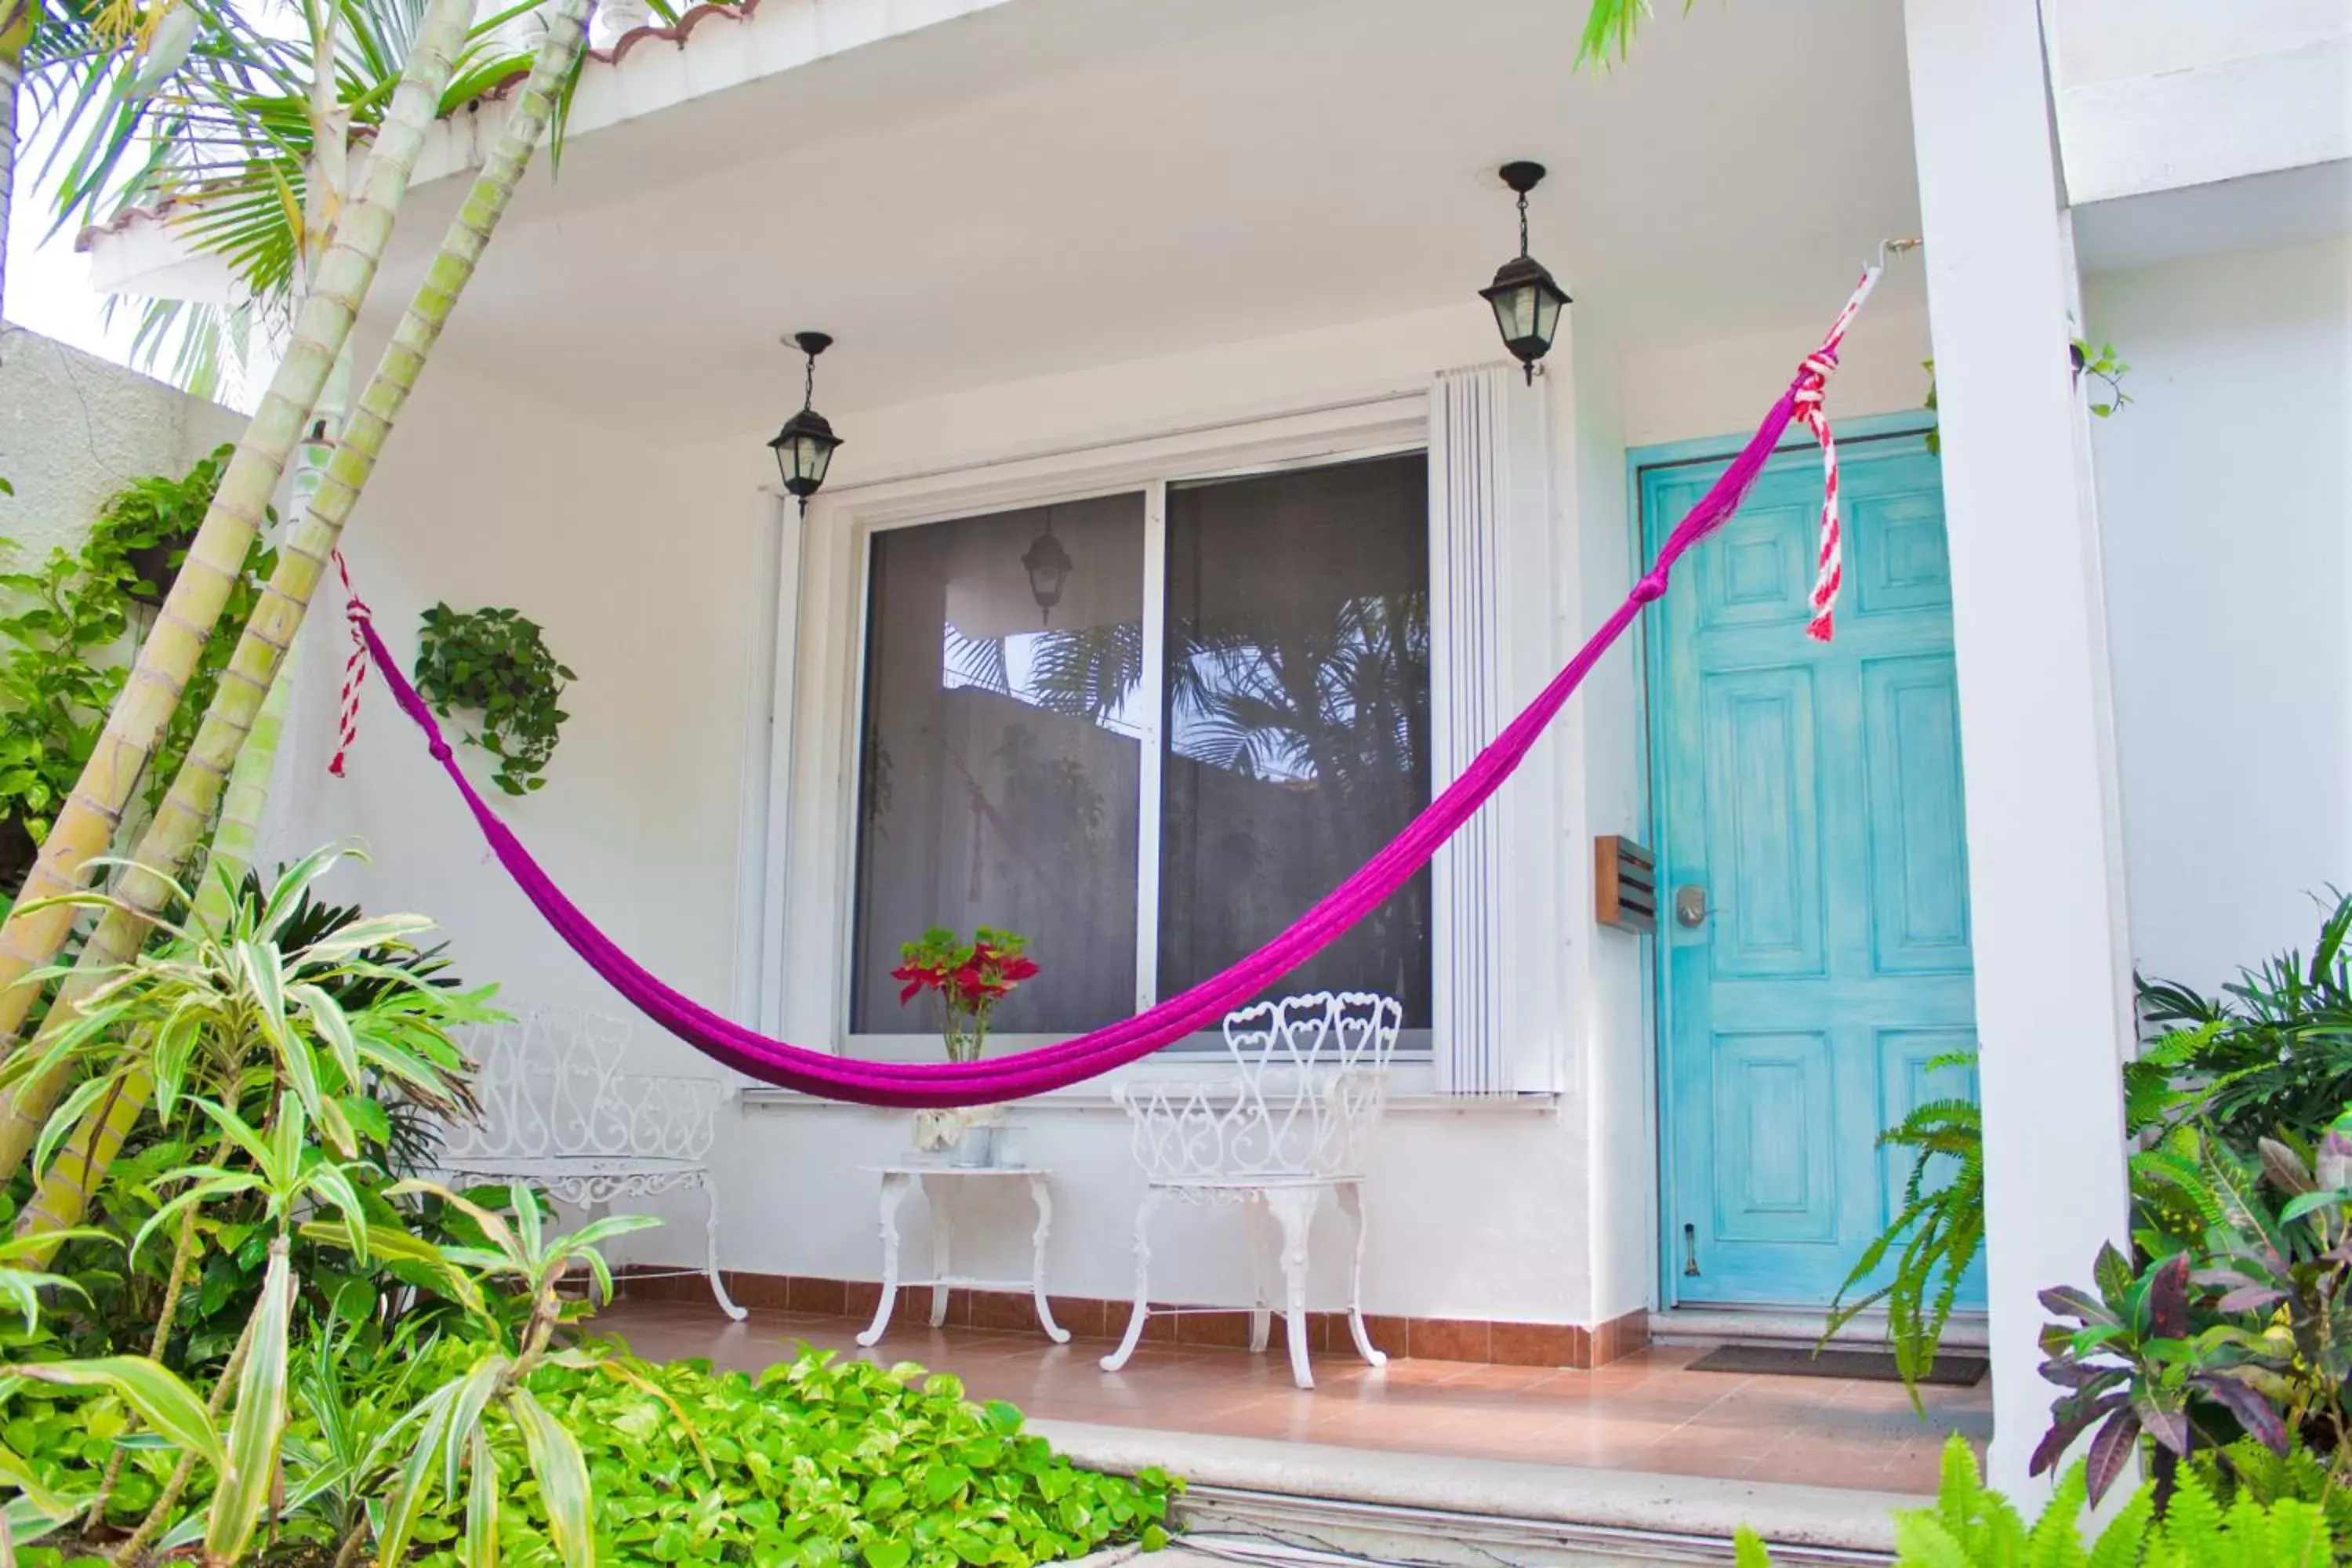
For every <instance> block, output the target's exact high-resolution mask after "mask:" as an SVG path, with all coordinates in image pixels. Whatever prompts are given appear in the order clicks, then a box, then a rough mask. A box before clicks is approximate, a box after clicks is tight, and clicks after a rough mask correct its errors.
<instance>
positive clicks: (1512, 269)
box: [1478, 162, 1570, 386]
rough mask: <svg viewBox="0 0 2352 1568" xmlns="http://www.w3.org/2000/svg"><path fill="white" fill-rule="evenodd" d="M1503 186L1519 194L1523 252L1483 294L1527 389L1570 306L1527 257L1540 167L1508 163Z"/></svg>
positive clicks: (1565, 295)
mask: <svg viewBox="0 0 2352 1568" xmlns="http://www.w3.org/2000/svg"><path fill="white" fill-rule="evenodd" d="M1497 173H1499V174H1501V175H1502V177H1503V184H1507V185H1508V186H1510V188H1511V189H1513V190H1515V191H1517V192H1518V194H1519V253H1518V255H1517V256H1515V257H1513V258H1511V259H1510V260H1508V261H1506V262H1504V263H1503V265H1502V266H1500V267H1498V268H1496V269H1495V281H1494V282H1493V283H1492V284H1490V285H1488V286H1487V287H1486V288H1484V289H1479V290H1478V293H1479V297H1480V298H1482V299H1484V300H1486V303H1487V304H1488V305H1490V306H1492V307H1494V311H1495V326H1496V329H1497V330H1498V331H1501V333H1502V334H1503V346H1504V347H1505V348H1507V349H1508V350H1510V351H1511V356H1512V357H1513V358H1514V359H1516V360H1517V361H1518V362H1519V363H1520V364H1521V365H1522V366H1523V367H1525V369H1526V371H1527V376H1528V384H1529V385H1531V386H1532V385H1533V384H1535V379H1536V361H1538V360H1539V359H1541V358H1543V356H1544V355H1545V354H1547V353H1550V352H1551V341H1552V339H1553V338H1554V337H1555V336H1556V335H1558V333H1559V311H1560V307H1561V306H1563V305H1566V304H1568V303H1570V300H1569V297H1568V290H1567V289H1563V288H1561V287H1560V286H1559V283H1557V282H1556V281H1554V280H1553V279H1552V275H1551V273H1550V272H1549V270H1548V269H1547V268H1545V267H1544V264H1543V263H1542V262H1540V261H1538V260H1537V259H1536V258H1534V257H1532V256H1529V255H1528V192H1529V191H1532V190H1534V189H1535V188H1536V186H1537V185H1538V184H1541V183H1542V182H1543V177H1544V166H1543V165H1542V164H1541V163H1524V162H1522V163H1506V164H1504V165H1503V166H1502V168H1501V169H1500V170H1499V171H1497Z"/></svg>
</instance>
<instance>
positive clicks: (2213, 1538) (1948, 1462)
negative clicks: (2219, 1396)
mask: <svg viewBox="0 0 2352 1568" xmlns="http://www.w3.org/2000/svg"><path fill="white" fill-rule="evenodd" d="M2089 1501H2090V1487H2089V1483H2088V1481H2087V1480H2086V1479H2085V1471H2084V1466H2082V1465H2080V1464H2077V1465H2075V1466H2074V1468H2072V1469H2070V1470H2068V1471H2067V1472H2066V1477H2065V1479H2063V1481H2061V1482H2060V1483H2059V1485H2058V1489H2057V1491H2056V1492H2055V1493H2054V1494H2053V1496H2052V1497H2051V1499H2050V1501H2049V1504H2048V1506H2047V1507H2045V1508H2043V1509H2042V1516H2041V1517H2040V1518H2039V1519H2037V1520H2035V1521H2033V1522H2032V1524H2030V1525H2029V1524H2028V1523H2026V1521H2025V1516H2024V1515H2022V1514H2021V1513H2020V1512H2018V1510H2017V1505H2016V1504H2014V1503H2012V1502H2011V1501H2010V1500H2009V1499H2008V1498H2006V1497H2004V1496H2002V1495H2001V1494H2000V1492H1998V1491H1995V1490H1993V1489H1990V1487H1987V1486H1986V1485H1985V1484H1984V1475H1983V1472H1982V1471H1980V1470H1979V1468H1977V1456H1976V1450H1975V1449H1973V1448H1971V1447H1969V1444H1968V1439H1966V1438H1965V1437H1961V1436H1958V1435H1957V1434H1956V1435H1954V1436H1953V1437H1952V1439H1951V1441H1950V1442H1948V1443H1947V1444H1946V1445H1945V1447H1944V1468H1943V1476H1942V1479H1941V1481H1940V1482H1939V1484H1938V1485H1937V1491H1936V1503H1935V1506H1934V1507H1933V1508H1923V1509H1917V1510H1911V1511H1909V1512H1906V1513H1898V1514H1896V1515H1895V1568H2331V1564H2333V1563H2336V1560H2337V1553H2338V1552H2339V1551H2340V1550H2341V1549H2342V1548H2343V1547H2344V1546H2345V1545H2346V1544H2347V1537H2345V1536H2344V1535H2343V1534H2342V1533H2341V1532H2340V1531H2336V1530H2335V1529H2334V1528H2332V1527H2331V1526H2330V1524H2329V1522H2328V1518H2327V1515H2326V1512H2324V1511H2323V1510H2321V1509H2320V1508H2319V1507H2318V1506H2316V1505H2315V1504H2313V1503H2311V1502H2307V1501H2305V1500H2303V1499H2300V1498H2294V1497H2280V1498H2277V1499H2275V1500H2263V1499H2262V1498H2259V1497H2257V1496H2255V1495H2253V1494H2252V1492H2251V1491H2247V1490H2241V1491H2240V1492H2239V1493H2238V1494H2237V1496H2236V1497H2235V1498H2234V1500H2231V1501H2229V1502H2226V1503H2225V1502H2223V1501H2222V1500H2220V1499H2219V1498H2217V1496H2216V1495H2215V1493H2214V1491H2213V1489H2211V1488H2210V1487H2209V1486H2208V1485H2207V1484H2206V1483H2205V1481H2204V1480H2203V1479H2200V1477H2199V1475H2198V1474H2197V1473H2196V1472H2194V1471H2184V1472H2183V1473H2182V1475H2181V1476H2180V1479H2179V1487H2178V1489H2177V1490H2175V1492H2174V1493H2173V1495H2172V1500H2171V1502H2170V1504H2169V1506H2168V1507H2167V1508H2166V1510H2165V1512H2164V1516H2163V1517H2162V1518H2161V1519H2159V1518H2158V1517H2157V1512H2156V1489H2155V1487H2154V1486H2153V1485H2149V1486H2144V1487H2142V1488H2140V1489H2139V1490H2138V1491H2137V1493H2135V1494H2134V1495H2133V1497H2132V1500H2130V1501H2129V1502H2127V1503H2126V1504H2125V1505H2124V1507H2123V1508H2122V1509H2121V1510H2119V1511H2118V1512H2116V1515H2115V1516H2114V1517H2113V1518H2112V1519H2110V1520H2109V1521H2107V1522H2106V1523H2105V1526H2103V1527H2101V1528H2100V1529H2099V1530H2098V1532H2097V1536H2096V1538H2095V1540H2094V1541H2092V1542H2090V1543H2089V1544H2088V1545H2087V1546H2085V1544H2084V1537H2083V1530H2084V1510H2085V1509H2086V1508H2087V1506H2088V1505H2089ZM1734 1552H1735V1555H1734V1559H1733V1560H1734V1562H1735V1563H1737V1564H1738V1568H1770V1563H1771V1561H1772V1559H1771V1553H1770V1552H1769V1551H1768V1550H1767V1549H1766V1547H1765V1544H1764V1542H1763V1541H1762V1540H1761V1539H1759V1537H1758V1536H1757V1535H1756V1533H1755V1532H1754V1531H1748V1530H1742V1531H1739V1533H1738V1537H1737V1538H1736V1542H1735V1547H1734Z"/></svg>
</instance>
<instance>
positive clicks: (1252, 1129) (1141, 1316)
mask: <svg viewBox="0 0 2352 1568" xmlns="http://www.w3.org/2000/svg"><path fill="white" fill-rule="evenodd" d="M1403 1021H1404V1009H1403V1008H1402V1006H1401V1005H1399V1004H1398V1003H1397V1002H1396V1001H1395V1000H1394V999H1392V998H1391V997H1387V996H1376V995H1371V994H1366V993H1362V992H1344V993H1341V994H1337V995H1335V994H1332V993H1330V992H1328V991H1325V992H1317V993H1315V994H1312V995H1307V996H1291V997H1286V998H1285V999H1283V1000H1282V1001H1280V1002H1261V1003H1258V1004H1257V1005H1255V1006H1251V1007H1244V1008H1243V1009H1242V1010H1241V1011H1240V1012H1238V1013H1233V1014H1229V1015H1228V1016H1226V1018H1225V1026H1224V1035H1225V1048H1226V1050H1227V1051H1228V1052H1229V1053H1230V1054H1231V1055H1232V1058H1233V1061H1234V1068H1235V1069H1236V1070H1235V1071H1234V1074H1233V1075H1232V1076H1230V1077H1227V1078H1223V1079H1216V1080H1214V1081H1206V1082H1185V1083H1177V1082H1171V1081H1168V1080H1165V1079H1139V1080H1138V1081H1136V1082H1133V1083H1130V1084H1126V1085H1122V1086H1120V1087H1119V1088H1118V1089H1114V1090H1113V1091H1112V1095H1113V1098H1114V1099H1116V1100H1118V1103H1119V1104H1120V1105H1122V1106H1124V1107H1125V1108H1126V1110H1127V1113H1128V1117H1129V1122H1130V1124H1131V1127H1132V1131H1133V1135H1134V1147H1135V1157H1136V1159H1137V1161H1138V1162H1139V1163H1140V1164H1141V1165H1142V1166H1143V1171H1144V1181H1145V1185H1144V1194H1143V1203H1142V1205H1141V1207H1140V1208H1139V1209H1138V1210H1137V1211H1136V1215H1135V1310H1134V1312H1133V1314H1132V1315H1131V1316H1130V1317H1129V1319H1128V1322H1127V1337H1126V1338H1125V1339H1123V1340H1122V1341H1120V1342H1119V1346H1118V1350H1116V1351H1114V1352H1111V1353H1110V1354H1109V1355H1107V1356H1105V1357H1104V1358H1103V1360H1102V1367H1103V1370H1104V1371H1105V1372H1117V1371H1118V1370H1119V1369H1120V1368H1121V1367H1123V1366H1125V1365H1126V1364H1127V1363H1128V1360H1129V1357H1131V1356H1133V1355H1134V1354H1135V1347H1136V1345H1137V1344H1138V1343H1139V1342H1140V1341H1141V1340H1142V1338H1143V1327H1144V1324H1145V1323H1146V1322H1147V1321H1149V1320H1150V1318H1151V1317H1152V1316H1153V1315H1154V1314H1155V1313H1159V1314H1162V1315H1166V1314H1171V1313H1188V1312H1213V1311H1236V1310H1245V1311H1247V1312H1248V1313H1249V1314H1250V1349H1251V1350H1253V1351H1257V1352H1263V1351H1264V1350H1265V1346H1266V1336H1267V1331H1268V1329H1269V1327H1270V1326H1271V1319H1272V1312H1273V1309H1272V1308H1271V1307H1270V1306H1269V1304H1268V1301H1267V1291H1268V1287H1269V1285H1270V1284H1271V1278H1270V1276H1271V1275H1272V1273H1273V1268H1272V1267H1271V1265H1275V1264H1276V1263H1278V1265H1279V1267H1280V1268H1281V1272H1282V1278H1283V1286H1284V1289H1283V1305H1282V1308H1281V1310H1282V1313H1283V1317H1284V1319H1285V1321H1286V1322H1287V1323H1288V1325H1289V1340H1290V1373H1291V1377H1292V1379H1293V1380H1294V1381H1295V1382H1297V1384H1298V1386H1299V1387H1301V1388H1312V1387H1314V1386H1315V1378H1314V1374H1313V1373H1312V1372H1311V1371H1309V1370H1308V1367H1307V1232H1308V1231H1309V1229H1310V1228H1311V1227H1312V1226H1313V1224H1314V1220H1315V1214H1316V1210H1317V1209H1318V1207H1319V1206H1320V1205H1321V1203H1322V1199H1323V1194H1325V1193H1327V1192H1328V1193H1329V1194H1332V1196H1333V1197H1334V1199H1335V1200H1336V1201H1337V1203H1338V1205H1339V1209H1340V1212H1341V1213H1343V1214H1345V1215H1347V1216H1348V1219H1349V1224H1350V1225H1351V1226H1353V1227H1354V1229H1355V1237H1354V1250H1353V1253H1352V1255H1351V1261H1350V1263H1349V1275H1348V1327H1349V1331H1350V1332H1351V1333H1352V1334H1353V1335H1354V1337H1355V1341H1356V1349H1357V1352H1359V1353H1360V1354H1361V1355H1362V1356H1363V1358H1364V1359H1365V1360H1366V1361H1368V1362H1370V1363H1372V1364H1373V1365H1374V1366H1380V1365H1381V1364H1383V1363H1386V1362H1387V1360H1388V1357H1387V1356H1386V1355H1384V1354H1382V1353H1381V1352H1380V1351H1379V1350H1377V1349H1375V1348H1374V1347H1373V1345H1372V1342H1371V1339H1370V1335H1369V1334H1367V1333H1366V1332H1365V1330H1364V1311H1363V1279H1364V1200H1363V1184H1364V1168H1365V1157H1366V1154H1367V1152H1368V1149H1369V1145H1370V1141H1371V1135H1372V1132H1373V1130H1374V1129H1375V1128H1376V1127H1377V1126H1378V1125H1379V1123H1380V1118H1381V1110H1382V1108H1383V1106H1384V1105H1385V1103H1386V1100H1387V1094H1388V1067H1389V1059H1390V1058H1391V1056H1393V1055H1394V1054H1395V1051H1396V1044H1397V1036H1398V1034H1399V1032H1400V1030H1401V1029H1402V1025H1403ZM1170 1197H1175V1198H1179V1199H1181V1200H1183V1201H1185V1202H1188V1203H1195V1204H1203V1205H1206V1204H1218V1203H1232V1204H1239V1205H1243V1207H1244V1211H1245V1213H1246V1214H1247V1215H1248V1224H1249V1228H1250V1233H1251V1242H1252V1248H1251V1260H1252V1264H1253V1266H1254V1271H1255V1281H1256V1286H1255V1303H1254V1304H1253V1305H1252V1306H1250V1307H1247V1308H1229V1307H1154V1306H1153V1305H1151V1244H1150V1226H1151V1216H1152V1215H1153V1213H1154V1211H1156V1210H1157V1209H1158V1208H1159V1206H1160V1204H1161V1203H1162V1202H1163V1201H1165V1200H1166V1199H1168V1198H1170ZM1277 1242H1278V1244H1279V1251H1278V1257H1277V1256H1276V1243H1277Z"/></svg>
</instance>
